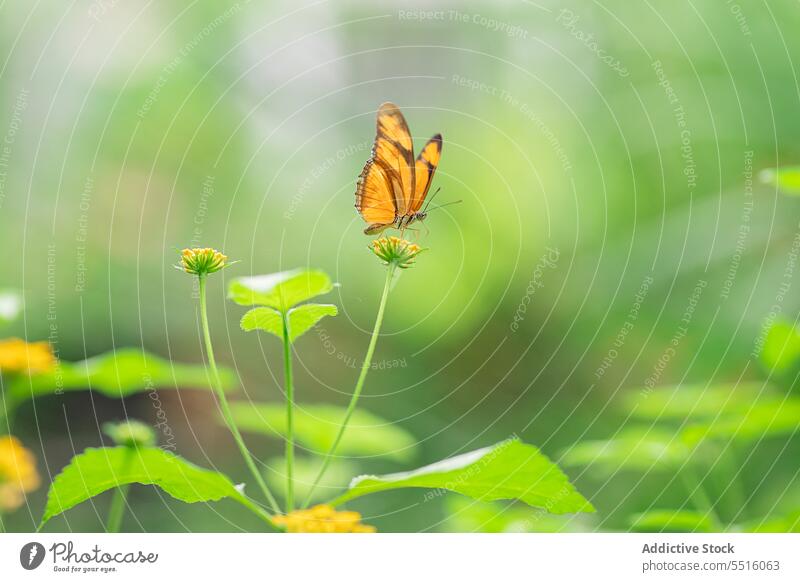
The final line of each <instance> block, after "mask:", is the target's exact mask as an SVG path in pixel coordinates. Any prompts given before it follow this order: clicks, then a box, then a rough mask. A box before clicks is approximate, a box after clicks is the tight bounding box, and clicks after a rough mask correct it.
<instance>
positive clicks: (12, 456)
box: [0, 435, 40, 511]
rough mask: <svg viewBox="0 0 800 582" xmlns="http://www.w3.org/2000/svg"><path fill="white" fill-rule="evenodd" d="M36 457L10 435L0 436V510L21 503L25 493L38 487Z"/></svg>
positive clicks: (13, 507) (8, 509)
mask: <svg viewBox="0 0 800 582" xmlns="http://www.w3.org/2000/svg"><path fill="white" fill-rule="evenodd" d="M39 483H40V480H39V473H38V472H37V471H36V458H35V457H34V456H33V453H31V452H30V451H29V450H28V449H26V448H25V447H23V446H22V443H20V442H19V440H18V439H17V438H15V437H13V436H11V435H5V436H0V511H11V510H14V509H16V508H17V507H19V506H20V505H22V503H23V502H24V501H25V493H27V492H28V491H33V490H34V489H36V488H37V487H39Z"/></svg>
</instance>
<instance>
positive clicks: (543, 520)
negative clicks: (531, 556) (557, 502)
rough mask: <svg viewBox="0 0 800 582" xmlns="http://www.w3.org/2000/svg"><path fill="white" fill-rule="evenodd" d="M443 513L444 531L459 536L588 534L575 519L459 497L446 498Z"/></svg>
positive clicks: (507, 503)
mask: <svg viewBox="0 0 800 582" xmlns="http://www.w3.org/2000/svg"><path fill="white" fill-rule="evenodd" d="M445 509H446V512H447V518H446V520H445V523H444V525H445V528H446V530H447V531H452V532H458V533H529V532H539V533H556V532H580V531H588V530H589V528H588V527H587V525H588V524H587V523H585V521H583V520H582V519H579V518H578V517H577V516H574V515H570V516H565V515H552V514H549V513H547V512H546V511H543V510H541V509H536V508H535V507H529V506H527V505H523V504H520V503H513V502H512V503H509V502H503V501H493V502H491V503H484V502H482V501H475V500H474V499H470V498H468V497H464V496H462V495H447V497H446V498H445ZM581 517H583V516H581Z"/></svg>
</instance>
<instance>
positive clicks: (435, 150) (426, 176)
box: [407, 133, 442, 214]
mask: <svg viewBox="0 0 800 582" xmlns="http://www.w3.org/2000/svg"><path fill="white" fill-rule="evenodd" d="M441 157H442V134H440V133H437V134H436V135H434V136H433V137H432V138H431V139H429V140H428V143H426V144H425V147H423V148H422V151H420V152H419V156H417V161H416V163H415V169H414V175H415V180H416V183H415V187H414V196H413V197H412V199H411V204H410V206H409V208H408V210H407V212H408V213H409V214H414V213H416V212H419V210H420V208H422V204H423V202H425V197H426V196H427V195H428V190H429V189H430V187H431V182H433V174H434V172H436V168H437V167H438V166H439V158H441Z"/></svg>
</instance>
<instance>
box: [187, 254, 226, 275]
mask: <svg viewBox="0 0 800 582" xmlns="http://www.w3.org/2000/svg"><path fill="white" fill-rule="evenodd" d="M227 260H228V257H226V256H225V255H223V254H222V253H221V252H219V251H218V250H216V249H198V248H195V249H183V250H182V251H181V263H180V265H178V269H181V270H183V271H186V272H187V273H190V274H192V275H208V274H209V273H215V272H217V271H219V270H221V269H224V268H225V267H226V266H227V263H226V261H227Z"/></svg>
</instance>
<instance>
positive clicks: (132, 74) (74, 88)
mask: <svg viewBox="0 0 800 582" xmlns="http://www.w3.org/2000/svg"><path fill="white" fill-rule="evenodd" d="M798 27H800V11H798V6H797V4H796V3H795V2H791V1H789V0H787V1H777V2H773V1H770V2H767V1H759V2H753V3H749V2H748V3H744V2H741V3H736V2H732V1H729V2H719V1H713V0H688V1H683V0H681V1H678V2H669V3H663V2H662V3H653V2H623V1H621V0H605V1H602V2H598V1H588V0H586V1H580V2H578V1H574V2H568V3H562V2H555V1H552V0H541V1H537V2H528V1H512V0H509V1H503V2H488V1H486V2H433V3H431V2H416V1H410V2H374V1H369V2H367V1H363V2H362V1H349V2H332V1H316V2H307V1H305V0H294V1H292V2H288V1H285V0H279V1H274V2H269V3H261V2H244V1H242V2H229V1H227V0H225V1H210V0H208V1H206V0H196V1H192V2H175V1H162V2H135V3H134V2H118V1H116V0H95V1H94V2H92V1H88V0H87V1H79V2H66V3H65V2H57V1H54V0H42V1H39V2H5V3H3V4H2V5H0V47H1V48H0V136H5V146H6V148H5V149H4V150H3V151H4V152H5V154H4V164H3V168H2V174H0V246H1V248H3V249H4V252H3V260H2V269H0V286H2V287H12V288H17V289H20V290H21V291H22V292H23V294H24V300H25V313H24V317H23V318H22V319H20V320H18V321H17V322H16V323H15V324H13V325H12V327H11V328H10V329H8V330H7V332H8V333H7V335H16V336H19V337H24V338H26V339H28V340H30V341H33V340H38V339H47V338H48V337H49V338H50V339H51V340H54V341H55V343H54V345H55V347H56V349H57V352H58V355H59V357H60V358H62V359H64V360H80V359H83V358H86V357H88V356H91V355H94V354H98V353H102V352H105V351H108V350H113V349H118V348H121V347H143V348H145V349H147V350H149V351H151V352H154V353H157V354H159V355H161V356H163V357H165V358H169V359H172V360H174V361H180V362H195V363H197V362H201V361H202V357H203V356H202V350H201V346H200V337H199V333H198V319H197V311H196V303H195V301H194V299H193V298H192V283H191V281H190V280H189V278H187V277H186V276H184V275H182V274H180V273H178V272H177V271H175V270H174V269H173V267H172V266H173V264H174V263H175V262H176V260H177V252H176V249H179V248H182V247H184V246H214V247H217V248H220V249H223V250H224V252H225V253H226V254H227V255H228V256H229V257H231V258H232V259H238V260H239V261H241V262H240V263H238V264H237V265H235V266H233V267H231V268H230V269H228V270H226V271H224V272H223V273H221V274H220V275H219V276H216V277H215V278H214V279H212V280H211V282H210V301H211V304H210V308H211V322H212V328H213V329H214V330H215V334H216V338H215V340H216V344H217V352H218V354H217V356H218V358H219V359H220V360H221V361H222V362H223V363H224V364H225V365H227V366H229V367H231V368H233V369H235V370H236V372H237V374H238V376H239V378H240V384H241V388H240V391H239V392H238V394H237V396H236V397H237V398H240V399H248V398H249V399H253V400H260V401H279V400H280V397H281V392H280V390H281V388H280V386H281V368H280V351H279V350H280V345H279V343H278V342H275V341H272V340H271V339H270V338H267V337H263V336H262V337H258V336H257V335H255V334H245V333H244V332H241V331H240V330H239V328H238V321H239V318H240V317H241V315H242V313H243V310H242V308H240V307H238V306H235V305H233V304H232V303H230V302H227V301H226V299H225V287H226V283H227V281H228V280H229V279H230V278H231V277H234V276H240V275H246V274H260V273H268V272H273V271H278V270H283V269H287V268H293V267H303V266H308V267H315V268H321V269H324V270H326V271H327V272H329V273H330V274H331V276H332V277H333V279H334V280H335V281H337V282H338V283H339V286H338V287H337V288H336V289H335V291H334V292H333V293H332V294H331V295H330V296H329V299H330V301H331V302H333V303H336V304H337V305H338V306H339V307H340V310H341V313H340V315H339V316H338V317H336V318H333V319H328V320H325V321H323V322H322V323H321V324H320V329H318V330H317V331H316V332H312V333H309V334H308V335H307V336H305V337H304V338H303V339H301V340H300V341H299V342H298V343H297V344H296V348H297V349H296V355H297V379H296V383H297V387H298V388H297V390H298V399H299V400H300V402H301V403H303V402H306V403H312V402H313V403H321V402H326V403H333V404H339V405H344V404H345V403H346V402H347V397H348V394H349V392H350V390H351V389H352V386H353V384H354V382H355V378H356V375H357V369H356V367H357V365H358V362H359V359H360V358H361V357H363V352H364V350H365V348H366V344H367V341H368V337H369V336H368V333H369V330H370V329H371V326H372V322H373V318H374V315H375V309H376V307H377V301H378V297H379V295H380V290H381V286H382V284H383V270H382V267H381V265H380V264H379V263H378V262H377V261H376V260H375V258H374V257H373V256H371V255H370V253H369V251H368V250H367V248H366V245H367V243H368V240H369V239H368V238H367V237H366V236H365V235H364V234H363V233H362V232H361V231H362V228H363V226H364V225H363V223H362V221H361V219H360V218H359V216H358V215H357V214H356V212H355V210H354V208H353V202H354V198H353V191H354V188H355V180H356V178H357V176H358V174H359V172H360V170H361V168H362V165H363V164H364V162H365V161H366V159H367V158H368V156H369V149H370V147H371V142H372V139H373V136H374V114H375V110H376V108H377V106H378V105H379V104H380V103H381V102H383V101H386V100H391V101H394V102H396V103H397V104H399V105H400V106H401V108H402V109H403V111H404V112H405V115H406V117H407V119H408V122H409V125H410V127H411V131H412V133H413V135H414V137H415V141H416V143H417V145H420V144H422V143H424V140H426V139H428V137H429V136H430V135H432V134H434V133H436V132H442V134H443V135H444V148H443V158H442V162H441V166H440V168H439V171H438V173H437V176H436V180H435V184H434V187H440V188H441V191H440V192H439V193H438V194H437V198H436V202H437V203H442V204H444V203H446V202H451V201H455V200H462V201H463V202H462V203H460V204H457V205H452V206H448V207H446V208H442V209H440V210H434V211H432V212H431V214H430V216H429V218H428V220H427V221H426V223H425V226H426V228H422V229H421V230H420V232H418V233H415V234H414V236H417V237H418V241H419V242H420V243H421V244H423V245H424V246H425V247H428V248H429V249H430V250H429V251H428V252H427V253H425V254H424V255H422V256H421V257H420V259H419V261H418V264H417V266H416V267H415V268H414V269H412V270H410V271H408V272H405V273H403V275H402V277H401V278H400V280H399V281H398V282H397V285H396V287H395V288H394V291H393V293H392V295H391V297H390V302H389V308H388V314H387V320H386V323H385V327H384V332H383V334H382V336H381V338H380V342H379V344H378V351H377V355H376V358H377V361H378V362H379V363H382V364H383V365H382V366H379V367H378V369H375V370H373V371H372V372H371V373H370V375H369V377H368V380H367V387H366V391H365V392H366V393H365V396H364V398H363V400H362V406H363V408H365V409H367V410H369V411H371V412H374V413H376V414H378V415H380V416H382V417H384V418H386V419H389V420H391V421H392V422H394V423H396V424H397V425H398V426H401V427H403V428H404V429H406V430H408V431H409V432H410V433H412V434H413V435H414V437H415V438H416V439H417V440H418V441H419V448H418V455H417V457H416V458H415V459H414V461H413V462H411V463H409V464H406V465H405V466H404V465H398V464H396V463H393V462H391V461H388V460H381V459H353V460H352V462H353V463H354V464H355V466H356V467H357V469H358V470H359V472H364V471H369V472H379V471H393V470H401V469H404V468H410V466H416V465H420V464H423V463H425V462H431V461H434V460H437V459H441V458H443V457H446V456H450V455H453V454H456V453H459V452H464V451H468V450H471V449H474V448H478V447H480V446H485V445H488V444H491V443H494V442H498V441H500V440H503V439H505V438H507V437H509V436H511V435H518V436H519V437H520V438H522V439H523V440H525V441H526V442H529V443H532V444H536V445H537V446H539V447H541V448H542V449H543V450H544V451H545V452H546V453H547V454H548V455H549V456H550V457H551V458H553V459H554V460H559V458H560V455H561V454H562V451H563V450H564V449H565V448H567V447H570V446H572V445H574V444H575V443H578V442H580V441H583V440H586V439H593V438H605V437H607V436H609V435H612V434H614V433H615V432H616V431H618V430H619V429H620V428H622V427H624V425H625V422H626V417H625V414H623V413H621V412H620V409H619V407H618V406H617V403H618V402H619V401H620V399H621V398H623V397H625V396H626V395H630V394H635V393H636V391H639V390H641V388H642V386H645V385H646V384H647V383H648V382H649V383H651V384H653V385H655V386H662V385H679V384H681V385H682V384H687V385H688V384H701V385H705V384H710V383H714V384H719V383H731V384H732V385H733V384H736V383H737V382H742V381H753V382H762V381H763V380H764V378H765V374H764V372H763V370H762V369H761V368H760V366H759V364H758V361H757V358H754V357H753V355H752V354H753V352H754V349H755V347H754V346H756V344H757V342H758V339H759V337H762V336H763V325H764V321H765V319H767V318H768V317H770V314H771V313H772V312H774V311H775V305H776V304H777V305H778V312H779V313H778V314H777V315H780V316H782V317H786V318H788V319H790V320H792V321H793V320H795V319H796V317H797V314H798V310H800V301H798V299H797V294H796V293H795V292H794V288H795V287H796V285H797V283H796V282H795V281H793V274H792V273H789V274H788V275H787V272H786V271H787V269H788V267H787V264H788V263H787V261H789V260H790V259H791V256H790V252H791V248H792V241H793V239H794V237H795V236H797V235H798V232H799V229H800V206H798V202H797V200H796V199H792V198H789V197H785V196H782V195H781V194H780V193H779V192H777V191H776V189H775V188H774V187H771V186H766V185H763V184H762V183H761V182H760V181H759V179H758V177H759V172H760V171H761V170H762V169H764V168H774V167H776V166H780V165H784V164H791V163H792V162H796V161H797V160H798V158H800V139H798V135H800V117H799V116H798V115H797V111H798V110H799V108H800V82H798V70H797V62H796V57H797V55H799V54H800V52H798V51H800V45H799V44H798V43H800V41H799V40H798V37H797V35H796V34H795V31H796V30H798ZM792 268H793V267H792ZM787 283H788V284H790V285H791V291H789V292H784V293H781V285H784V284H787ZM698 285H700V287H701V292H700V293H699V294H698V293H697V292H696V289H697V287H698ZM693 296H695V298H694V299H693ZM690 306H695V307H696V308H693V309H692V313H691V316H690V317H689V320H688V321H684V322H683V323H682V322H681V320H682V319H683V318H684V316H685V314H686V312H687V309H688V308H689V307H690ZM628 324H630V325H628ZM52 326H55V331H53V327H52ZM681 328H685V329H684V331H683V332H681V331H680V329H681ZM622 329H627V330H628V331H627V332H626V333H625V335H624V338H623V339H622V340H621V341H620V339H619V338H620V335H619V334H620V330H622ZM676 337H678V341H677V345H675V349H674V353H671V355H670V357H669V358H668V362H667V363H666V365H663V366H659V360H660V359H662V358H663V357H664V354H665V350H666V349H667V347H669V346H670V345H671V342H672V341H673V339H674V338H676ZM762 339H763V337H762ZM160 398H161V403H162V404H163V407H164V410H165V411H166V414H167V415H168V417H169V422H170V425H171V427H172V429H173V430H174V432H175V434H176V438H177V447H178V451H179V452H180V453H181V454H182V455H184V456H185V457H187V458H189V459H191V460H194V461H196V462H198V463H200V464H203V465H204V466H210V465H211V464H212V463H213V465H214V466H215V467H216V468H218V469H220V470H224V471H226V472H228V473H230V474H231V475H233V476H234V477H235V478H237V479H239V480H245V479H246V478H247V476H246V471H245V469H244V468H243V467H242V466H241V464H240V463H239V462H238V456H237V455H236V454H235V452H234V451H235V449H234V447H233V442H232V441H231V440H230V438H229V437H228V435H227V433H226V432H225V430H224V429H222V428H221V427H220V426H219V424H218V422H217V421H216V418H217V414H218V412H217V406H216V404H215V401H214V399H213V398H212V397H211V395H210V394H207V393H204V392H202V391H163V392H161V393H160ZM155 414H156V410H155V409H154V406H153V403H152V399H150V398H148V396H147V395H142V396H137V397H132V398H129V399H126V400H125V401H124V402H123V401H119V400H113V399H108V398H104V397H102V396H99V395H93V394H91V393H89V392H83V393H70V394H67V395H62V396H53V397H50V398H43V399H38V400H36V401H35V402H32V403H29V404H27V405H26V406H24V407H23V408H22V409H21V410H20V412H19V416H18V418H17V422H16V427H15V432H16V434H17V435H18V436H20V438H21V439H22V440H23V441H24V442H26V444H27V445H28V446H30V447H31V448H32V449H33V450H34V452H35V453H36V454H37V457H38V458H39V466H40V471H41V472H42V474H43V476H44V478H45V480H46V481H47V480H48V479H49V475H52V474H55V473H56V472H57V471H58V470H59V469H60V468H61V467H63V466H64V465H65V464H66V463H67V462H68V460H69V458H70V456H71V455H72V454H73V453H74V452H75V451H80V450H82V449H83V448H84V447H87V446H96V445H98V444H100V443H101V442H102V438H103V437H102V435H101V433H100V430H99V425H100V423H102V422H103V421H107V420H113V419H120V418H124V417H134V418H140V419H143V420H145V421H146V422H150V423H155V422H156V418H155ZM250 441H251V443H252V445H253V447H254V449H255V450H256V451H257V452H258V454H259V455H260V456H261V457H262V458H269V457H271V456H275V455H279V454H280V452H281V448H282V444H281V443H280V442H277V441H274V440H268V439H263V438H260V437H252V436H251V437H250ZM759 446H761V445H759ZM798 452H800V451H799V448H798V446H797V444H796V443H795V444H792V443H791V442H788V443H787V442H781V443H778V444H777V445H771V444H770V443H765V444H764V445H763V446H762V448H760V449H758V452H757V454H755V455H754V456H753V457H752V459H751V461H752V464H751V465H750V466H749V468H748V470H747V474H745V475H741V478H742V479H743V481H744V482H745V490H746V492H747V493H746V501H747V509H746V511H751V512H752V513H753V514H758V515H766V514H769V513H771V512H772V511H773V510H776V508H780V507H786V508H788V507H793V506H796V505H797V504H798V501H800V491H799V490H798V488H797V487H795V486H793V483H794V482H795V478H796V476H797V471H798V465H797V458H798ZM409 465H410V466H409ZM567 471H568V473H569V475H570V477H571V478H572V479H574V480H575V482H576V485H577V486H578V488H579V490H580V491H581V492H582V493H584V494H585V495H586V496H587V497H589V498H590V499H591V500H592V502H593V503H594V504H595V506H596V507H597V509H598V513H597V514H596V515H595V516H592V517H589V518H585V517H582V518H580V519H573V520H571V524H570V526H569V527H572V528H578V529H580V528H584V529H589V530H596V529H624V528H625V527H626V523H627V522H626V519H627V516H629V515H630V514H631V513H632V512H635V511H641V510H645V509H648V508H651V507H654V506H658V505H659V503H661V504H668V505H669V504H670V503H672V504H674V503H677V502H678V501H679V500H680V499H683V498H685V497H686V493H685V491H684V490H683V489H682V488H681V485H680V484H679V483H672V484H671V485H665V484H664V483H665V481H664V480H663V479H662V478H661V477H659V476H657V475H649V476H648V475H645V476H644V477H643V478H642V477H641V476H640V475H636V476H630V475H626V474H624V473H622V472H620V473H619V474H614V475H612V476H601V477H598V476H593V475H592V471H591V470H590V469H588V470H584V469H582V468H580V467H577V468H567ZM345 483H346V479H345V480H344V482H343V483H342V484H343V485H344V484H345ZM44 493H45V492H44V488H43V489H41V490H39V491H38V492H36V493H34V494H33V495H31V497H30V499H29V501H30V503H29V505H28V506H27V507H26V508H24V509H22V510H20V511H18V512H17V513H15V514H14V515H13V516H9V517H8V518H7V527H9V529H18V530H29V529H30V528H31V526H32V523H33V522H34V521H35V520H38V517H39V515H40V511H41V507H42V504H43V500H44ZM132 499H133V501H134V503H135V504H136V505H135V507H136V520H135V521H131V522H130V523H129V524H128V525H129V528H131V529H134V531H136V530H137V529H140V530H145V531H184V530H192V531H217V530H230V529H238V528H245V529H247V528H248V527H252V528H254V529H255V528H256V527H257V523H254V522H253V521H252V520H251V518H249V517H248V516H245V515H242V514H241V513H240V512H238V511H237V509H236V508H232V507H229V506H228V505H226V504H217V505H214V506H213V507H212V506H207V507H203V508H201V509H198V508H196V507H190V506H181V505H179V504H177V503H174V502H172V501H170V500H167V499H165V498H163V497H162V496H160V495H158V494H157V493H156V492H154V491H152V490H149V489H146V488H138V489H136V490H135V491H134V492H133V493H132ZM102 503H105V501H102V500H101V501H98V506H99V505H101V504H102ZM793 504H794V505H793ZM353 505H354V506H355V507H356V508H358V509H359V510H361V511H362V512H363V513H364V514H365V519H366V520H369V521H370V523H374V524H376V525H377V526H378V527H379V529H382V530H384V531H386V530H396V531H423V530H425V531H428V530H447V529H450V528H449V527H448V523H447V520H446V514H447V502H446V501H445V499H444V497H443V498H442V499H434V500H433V501H431V502H428V503H420V495H419V493H413V492H411V493H408V494H397V495H393V496H389V495H387V496H385V497H382V498H377V497H376V498H375V499H365V500H363V501H361V502H358V503H355V504H353ZM165 507H168V508H169V511H165ZM98 511H100V510H97V509H96V508H95V507H93V506H92V505H91V504H85V505H84V506H81V507H79V508H77V509H75V510H73V511H71V512H70V513H69V514H67V515H66V516H65V517H62V518H58V519H57V520H54V522H53V527H54V528H62V529H70V530H73V531H87V530H93V529H97V528H98V527H100V519H99V517H98ZM100 514H101V515H102V512H101V513H100Z"/></svg>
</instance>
